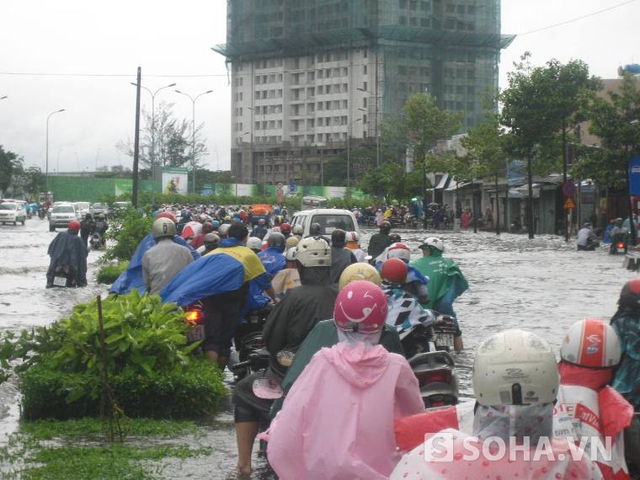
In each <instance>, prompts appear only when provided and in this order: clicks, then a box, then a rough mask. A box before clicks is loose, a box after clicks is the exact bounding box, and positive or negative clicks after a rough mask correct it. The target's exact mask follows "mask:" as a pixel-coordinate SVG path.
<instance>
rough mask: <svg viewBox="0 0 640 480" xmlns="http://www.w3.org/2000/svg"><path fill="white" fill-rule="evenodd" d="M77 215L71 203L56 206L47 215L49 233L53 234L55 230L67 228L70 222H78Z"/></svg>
mask: <svg viewBox="0 0 640 480" xmlns="http://www.w3.org/2000/svg"><path fill="white" fill-rule="evenodd" d="M79 216H80V215H79V213H78V210H77V208H76V206H75V205H74V204H73V203H63V204H60V205H56V206H55V207H53V208H52V209H51V213H50V215H49V231H50V232H53V231H55V229H56V228H67V227H68V226H69V222H70V221H71V220H78V218H79Z"/></svg>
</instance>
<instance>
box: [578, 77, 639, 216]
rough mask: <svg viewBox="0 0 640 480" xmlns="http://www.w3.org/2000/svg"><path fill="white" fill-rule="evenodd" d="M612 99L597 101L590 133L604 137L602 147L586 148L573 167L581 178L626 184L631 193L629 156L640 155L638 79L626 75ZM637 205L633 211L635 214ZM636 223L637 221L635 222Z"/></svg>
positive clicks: (610, 94) (618, 185) (612, 184)
mask: <svg viewBox="0 0 640 480" xmlns="http://www.w3.org/2000/svg"><path fill="white" fill-rule="evenodd" d="M607 96H608V97H609V98H608V99H605V98H597V99H595V100H594V102H593V106H592V108H591V110H590V111H591V113H590V116H589V119H590V120H591V126H590V128H589V131H590V133H592V134H594V135H597V136H598V137H599V138H600V140H601V145H602V148H601V149H600V148H589V147H587V148H586V151H585V149H583V154H582V155H580V160H579V161H578V162H577V164H576V165H574V167H573V168H572V174H575V175H577V176H578V177H579V178H590V179H592V180H593V181H595V182H596V183H597V184H598V185H599V186H601V187H613V188H621V187H624V189H625V192H627V193H630V189H629V187H630V185H629V159H630V158H631V157H632V156H634V155H640V125H639V124H638V121H639V120H640V89H639V85H638V79H637V78H636V77H632V76H630V75H628V74H627V75H625V76H624V77H623V79H622V83H621V85H620V92H619V93H616V92H612V91H609V92H607ZM633 211H634V208H633V206H631V208H630V210H629V217H630V218H631V217H632V213H633ZM631 225H633V222H631Z"/></svg>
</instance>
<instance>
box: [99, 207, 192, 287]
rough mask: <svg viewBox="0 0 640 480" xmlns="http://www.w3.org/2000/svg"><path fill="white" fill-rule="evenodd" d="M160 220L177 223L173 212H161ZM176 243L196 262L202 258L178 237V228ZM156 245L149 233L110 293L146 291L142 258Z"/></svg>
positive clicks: (114, 283) (175, 237) (174, 238)
mask: <svg viewBox="0 0 640 480" xmlns="http://www.w3.org/2000/svg"><path fill="white" fill-rule="evenodd" d="M160 218H168V219H169V220H171V221H172V222H173V223H174V224H175V223H176V216H175V215H174V214H173V213H171V212H161V213H160V214H158V216H157V217H156V220H158V219H160ZM173 241H174V243H177V244H178V245H182V246H183V247H187V248H188V249H189V252H190V253H191V257H192V258H193V259H194V260H197V259H198V258H200V254H199V253H198V252H196V251H195V250H194V249H193V248H191V245H189V244H188V243H187V242H186V241H184V240H183V239H182V238H181V237H180V236H179V235H177V227H176V235H174V237H173ZM155 245H156V240H155V238H154V236H153V232H151V233H149V234H148V235H147V236H146V237H144V238H143V239H142V240H141V241H140V243H139V244H138V246H137V247H136V251H135V252H134V254H133V257H131V260H130V261H129V266H128V267H127V269H126V270H125V271H124V272H122V274H120V276H119V277H118V278H117V279H116V281H115V282H113V285H111V289H110V290H109V292H110V293H115V294H124V293H127V292H129V291H131V290H132V289H134V288H135V289H137V290H138V291H139V292H140V293H143V292H144V291H146V288H147V287H146V285H145V283H144V279H143V278H142V257H143V256H144V254H145V253H146V252H147V250H149V249H150V248H152V247H154V246H155Z"/></svg>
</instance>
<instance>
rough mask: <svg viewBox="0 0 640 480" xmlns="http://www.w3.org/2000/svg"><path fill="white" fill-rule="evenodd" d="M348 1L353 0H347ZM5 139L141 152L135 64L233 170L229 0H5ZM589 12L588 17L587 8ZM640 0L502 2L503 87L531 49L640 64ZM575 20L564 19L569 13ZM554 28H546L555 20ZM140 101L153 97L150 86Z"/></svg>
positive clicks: (598, 70) (545, 55)
mask: <svg viewBox="0 0 640 480" xmlns="http://www.w3.org/2000/svg"><path fill="white" fill-rule="evenodd" d="M344 1H346V0H344ZM0 17H1V18H2V28H1V29H0V97H2V96H5V95H7V96H8V98H6V99H4V100H0V145H2V146H3V147H4V149H5V150H11V151H13V152H15V153H17V154H19V155H21V156H23V157H24V159H25V164H26V165H27V166H29V165H37V166H40V167H41V168H42V169H43V171H44V167H45V145H46V123H47V116H48V115H49V114H50V113H51V112H53V111H55V110H58V109H61V108H64V109H66V111H65V112H62V113H58V114H55V115H53V116H52V117H51V118H50V121H49V170H50V171H51V172H53V171H57V170H59V171H63V172H64V171H70V170H75V171H77V170H89V171H92V170H94V169H95V168H96V166H98V167H100V166H105V165H108V166H112V165H120V164H122V165H125V166H128V167H130V166H131V165H132V160H131V158H130V157H127V156H126V155H124V154H123V153H121V152H119V151H118V149H117V148H116V147H115V145H116V143H118V141H120V140H127V139H129V138H130V139H133V133H134V121H135V118H134V115H135V112H134V107H135V87H133V86H132V85H130V83H131V82H135V80H136V69H137V67H138V66H140V67H142V75H143V78H142V84H143V85H144V86H146V87H148V88H149V89H150V90H153V91H155V90H156V89H158V88H160V87H162V86H164V85H167V84H170V83H173V82H176V83H177V86H176V87H174V88H177V89H179V90H182V91H184V92H186V93H189V94H191V95H192V96H195V95H197V94H199V93H202V92H205V91H207V90H210V89H213V90H214V93H212V94H209V95H205V96H203V97H201V98H200V99H198V101H197V102H196V123H198V124H199V123H200V122H204V123H205V130H204V134H205V136H206V137H207V148H208V150H209V155H208V156H207V157H206V158H205V162H206V164H207V167H208V168H209V169H212V170H216V169H222V170H226V169H228V168H229V155H230V153H229V149H230V138H229V134H230V104H231V100H230V86H229V84H228V79H227V71H226V68H225V63H224V59H223V57H221V56H220V55H218V54H216V53H215V52H213V51H212V50H211V47H212V46H214V45H216V44H220V43H225V40H226V31H225V28H226V27H225V26H226V0H208V1H205V0H183V1H182V2H169V1H166V0H153V1H152V0H126V1H125V0H111V1H109V2H96V1H88V0H2V1H1V2H0ZM581 17H585V18H581ZM639 19H640V0H631V1H629V0H503V1H502V31H503V33H513V34H520V36H519V37H518V38H516V40H515V41H514V42H513V43H512V45H511V46H510V47H509V48H507V49H506V50H505V51H503V54H502V61H501V64H500V86H501V87H504V86H505V85H506V73H507V72H508V71H509V70H511V69H512V64H513V62H514V61H516V60H518V58H519V57H520V56H521V55H522V53H524V52H525V51H527V50H528V51H530V52H531V53H532V55H533V58H532V61H533V63H534V64H536V65H542V64H544V63H545V62H546V61H547V60H549V59H551V58H557V59H558V60H560V61H561V62H563V63H566V62H568V61H569V60H571V59H581V60H584V61H585V62H586V63H587V64H588V65H589V67H590V71H591V73H592V74H594V75H597V76H600V77H602V78H616V77H617V73H616V71H617V68H618V66H620V65H625V64H628V63H636V62H638V63H640V34H638V27H639V25H638V22H639ZM565 22H566V23H565ZM547 27H549V28H547ZM174 88H168V89H165V90H163V91H161V92H160V93H158V94H157V96H156V107H157V106H158V104H159V103H160V102H161V101H166V102H172V103H174V112H175V114H176V116H177V117H179V118H185V119H187V120H188V121H191V106H192V104H191V101H190V100H189V99H188V98H187V97H185V96H182V95H179V94H177V93H175V92H174ZM141 101H142V106H143V108H146V109H147V110H150V109H151V96H150V95H149V94H148V93H147V92H145V91H144V90H143V91H142V99H141Z"/></svg>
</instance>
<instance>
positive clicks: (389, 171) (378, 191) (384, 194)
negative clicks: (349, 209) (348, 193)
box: [358, 161, 422, 205]
mask: <svg viewBox="0 0 640 480" xmlns="http://www.w3.org/2000/svg"><path fill="white" fill-rule="evenodd" d="M421 184H422V179H421V172H420V171H414V172H409V173H407V172H406V171H405V168H404V165H401V164H400V163H398V162H392V161H387V162H385V163H384V164H383V165H382V166H381V167H380V168H372V169H370V170H369V171H368V172H367V173H366V174H365V175H364V176H363V177H362V178H361V180H360V182H359V183H358V187H359V188H360V190H362V191H363V192H364V193H365V194H367V195H371V196H372V197H374V198H375V199H376V200H378V201H383V202H384V203H385V204H387V205H390V204H391V203H392V202H393V200H398V201H400V202H402V203H407V202H406V201H408V200H409V199H410V198H411V197H413V196H415V195H418V194H419V192H420V189H421Z"/></svg>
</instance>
